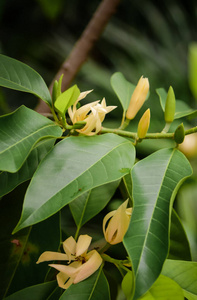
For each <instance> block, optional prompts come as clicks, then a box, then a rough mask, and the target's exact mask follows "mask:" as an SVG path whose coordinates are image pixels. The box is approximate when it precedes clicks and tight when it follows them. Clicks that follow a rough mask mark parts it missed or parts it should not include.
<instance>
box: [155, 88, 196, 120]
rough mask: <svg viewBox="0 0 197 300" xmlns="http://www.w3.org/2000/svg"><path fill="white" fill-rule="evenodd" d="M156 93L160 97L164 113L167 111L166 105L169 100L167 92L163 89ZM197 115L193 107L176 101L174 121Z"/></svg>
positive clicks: (157, 90)
mask: <svg viewBox="0 0 197 300" xmlns="http://www.w3.org/2000/svg"><path fill="white" fill-rule="evenodd" d="M156 93H157V95H158V96H159V100H160V104H161V108H162V110H163V111H165V104H166V98H167V92H166V91H165V89H163V88H159V89H156ZM196 114H197V110H193V109H192V108H191V107H189V106H188V105H187V103H185V102H183V101H181V100H176V110H175V115H174V119H180V118H182V117H186V116H191V115H193V116H195V115H196Z"/></svg>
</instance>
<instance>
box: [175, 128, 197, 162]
mask: <svg viewBox="0 0 197 300" xmlns="http://www.w3.org/2000/svg"><path fill="white" fill-rule="evenodd" d="M179 150H180V151H181V152H183V153H184V154H185V155H186V156H187V158H189V159H190V158H194V157H197V132H195V133H192V134H188V135H186V136H185V139H184V141H183V143H182V144H180V145H179Z"/></svg>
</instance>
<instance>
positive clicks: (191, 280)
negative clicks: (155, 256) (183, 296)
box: [162, 259, 197, 299]
mask: <svg viewBox="0 0 197 300" xmlns="http://www.w3.org/2000/svg"><path fill="white" fill-rule="evenodd" d="M162 274H163V275H165V276H168V277H170V278H172V279H173V280H174V281H176V282H177V283H178V284H179V285H180V286H181V288H182V289H183V290H185V291H186V292H188V293H191V294H193V295H194V296H197V284H196V282H197V262H193V261H182V260H171V259H167V260H166V261H165V264H164V266H163V269H162ZM194 299H196V297H195V298H194Z"/></svg>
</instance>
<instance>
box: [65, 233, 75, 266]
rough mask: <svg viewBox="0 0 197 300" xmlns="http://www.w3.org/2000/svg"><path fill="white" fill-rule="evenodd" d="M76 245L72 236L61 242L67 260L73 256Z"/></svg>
mask: <svg viewBox="0 0 197 300" xmlns="http://www.w3.org/2000/svg"><path fill="white" fill-rule="evenodd" d="M76 245H77V243H76V241H75V239H74V238H73V237H72V236H70V237H69V238H67V239H66V240H65V241H64V242H63V248H64V252H65V253H66V254H67V256H68V260H69V262H70V261H71V260H72V259H73V257H75V253H76Z"/></svg>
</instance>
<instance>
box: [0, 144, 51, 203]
mask: <svg viewBox="0 0 197 300" xmlns="http://www.w3.org/2000/svg"><path fill="white" fill-rule="evenodd" d="M54 142H55V139H50V140H46V141H45V140H44V141H41V142H40V143H38V144H37V145H36V146H35V148H34V149H33V150H32V151H31V153H30V155H29V156H28V158H27V160H26V161H25V162H24V164H23V166H22V167H21V168H20V170H19V171H18V172H16V173H9V172H1V173H0V197H2V196H4V195H6V194H7V193H9V192H10V191H12V190H13V189H14V188H15V187H17V186H18V185H19V184H21V183H22V182H25V181H26V180H28V179H30V178H31V177H32V176H33V173H34V172H35V170H36V169H37V167H38V164H39V163H40V161H41V160H42V159H43V158H44V156H45V155H46V154H47V153H48V152H49V151H50V150H51V149H52V147H53V145H54Z"/></svg>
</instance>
